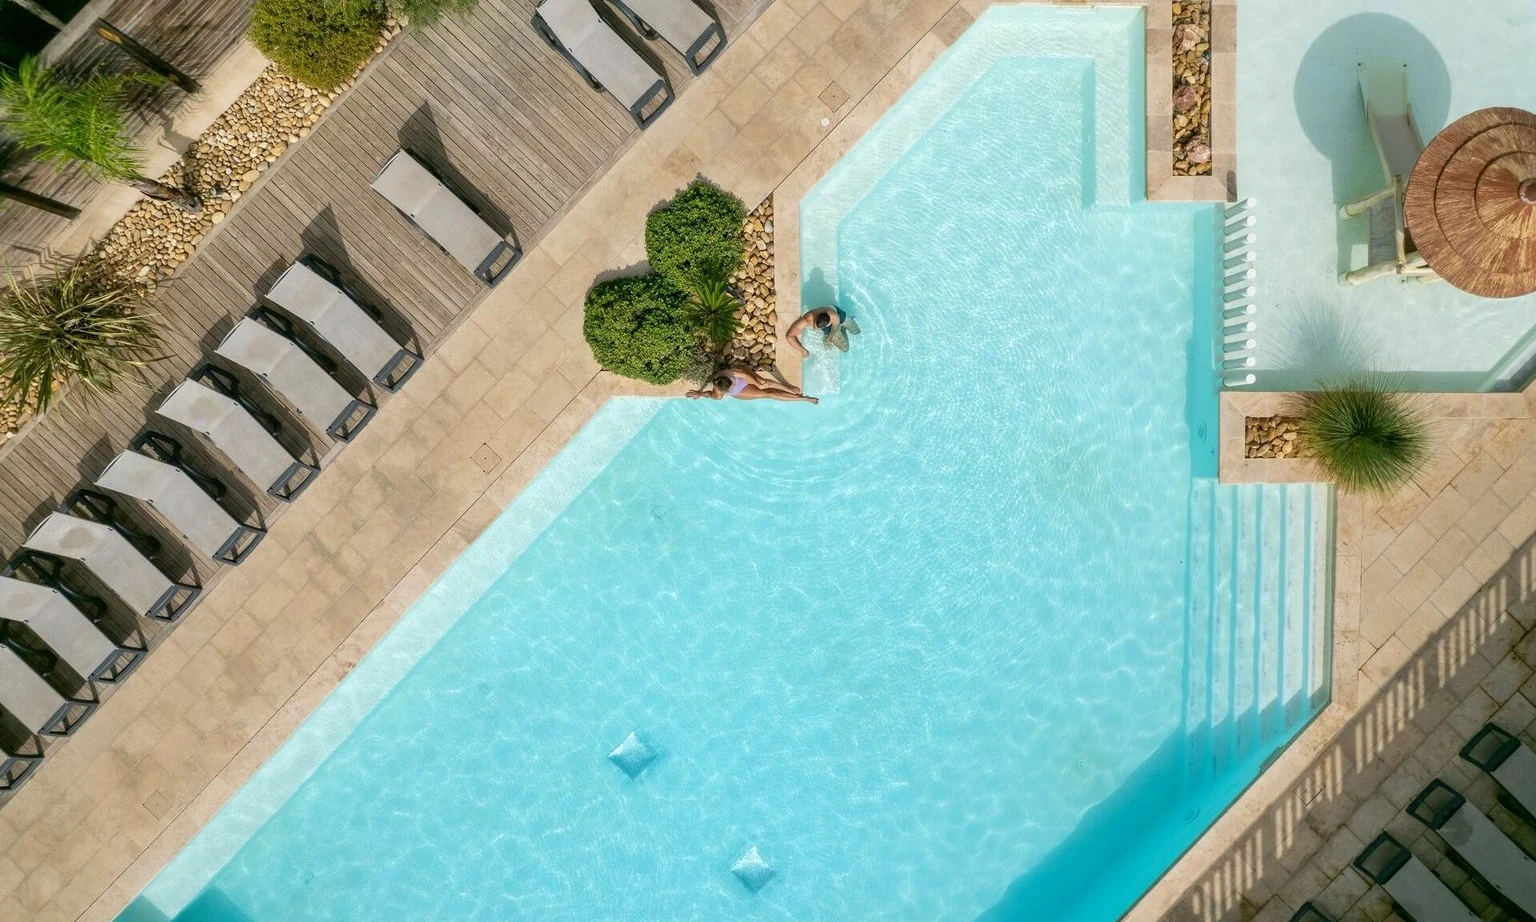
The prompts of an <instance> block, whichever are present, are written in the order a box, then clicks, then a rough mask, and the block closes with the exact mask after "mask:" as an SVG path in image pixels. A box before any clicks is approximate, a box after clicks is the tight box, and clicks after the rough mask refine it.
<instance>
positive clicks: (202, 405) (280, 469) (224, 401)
mask: <svg viewBox="0 0 1536 922" xmlns="http://www.w3.org/2000/svg"><path fill="white" fill-rule="evenodd" d="M155 412H156V413H158V414H160V415H161V416H163V417H165V418H166V419H169V420H172V421H174V422H178V423H181V424H182V425H183V426H186V427H187V428H188V429H191V430H192V431H193V432H196V433H197V434H199V435H201V436H202V437H203V438H205V439H207V440H208V441H209V443H210V444H212V445H213V447H215V448H217V449H218V450H219V451H220V452H222V453H223V454H224V456H225V457H226V458H228V459H229V460H230V461H231V462H232V463H233V464H234V465H235V467H237V468H239V469H240V471H241V473H243V474H245V476H247V477H249V478H250V479H251V481H252V482H254V483H255V484H256V485H257V486H258V487H260V488H261V489H262V490H264V491H266V493H267V495H268V496H271V497H273V498H275V499H281V500H285V501H291V500H292V499H294V497H296V496H298V495H299V494H300V493H302V492H304V488H305V487H307V486H309V484H310V483H311V482H312V481H313V480H314V479H315V475H316V474H318V473H320V469H319V468H318V467H315V466H314V465H312V464H305V463H304V462H302V461H299V460H296V459H295V458H294V457H293V456H292V455H290V454H289V453H288V450H287V449H286V448H284V447H283V446H282V445H281V444H279V443H278V441H277V439H274V438H273V437H272V436H271V434H270V433H271V429H272V428H273V427H271V426H268V427H263V426H262V424H261V423H259V422H257V417H255V416H253V415H251V413H250V412H249V411H248V410H247V409H246V407H245V406H244V405H242V404H241V403H239V402H237V401H236V400H235V398H233V397H230V396H228V395H227V394H222V393H220V392H219V391H216V390H214V389H213V388H212V387H209V386H208V385H207V384H205V383H203V382H202V381H194V380H192V379H188V380H186V381H183V382H181V383H180V384H178V385H176V389H175V390H173V391H171V393H170V396H168V397H166V398H165V402H163V403H161V404H160V406H159V407H158V408H156V410H155ZM258 412H259V411H258Z"/></svg>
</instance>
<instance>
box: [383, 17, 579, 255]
mask: <svg viewBox="0 0 1536 922" xmlns="http://www.w3.org/2000/svg"><path fill="white" fill-rule="evenodd" d="M583 2H585V0H583ZM373 191H375V192H377V193H379V194H380V195H382V196H384V199H385V200H386V201H387V202H389V203H390V204H391V205H393V206H395V210H396V211H398V212H400V214H402V215H404V216H405V219H406V220H407V221H409V222H411V226H413V227H415V228H416V229H417V230H419V231H421V233H422V236H424V237H426V238H427V239H428V240H430V241H432V242H433V243H435V244H437V246H438V248H439V249H441V250H442V251H443V252H444V253H447V254H448V255H449V256H452V257H453V258H454V259H456V260H458V261H459V263H460V265H462V266H464V268H466V269H468V270H469V271H470V272H473V273H474V274H475V278H477V279H479V280H480V281H482V282H484V283H486V284H487V285H495V284H496V283H497V282H499V281H501V280H502V279H503V278H504V277H505V276H506V274H507V273H508V272H509V271H511V269H512V267H513V266H515V265H517V262H518V260H519V259H521V258H522V256H523V251H522V248H521V247H519V246H518V245H517V244H516V243H513V242H509V241H508V240H506V239H505V238H504V237H502V236H501V234H499V233H497V232H496V230H495V228H493V227H491V226H490V225H489V224H487V223H485V219H484V218H482V217H481V216H480V214H479V213H478V212H477V211H475V209H474V208H471V207H470V206H469V204H468V203H467V202H465V201H464V200H463V199H462V198H459V196H458V195H456V194H454V192H453V190H451V189H449V188H448V186H447V185H446V184H445V183H444V182H443V181H442V180H441V179H439V178H438V177H437V174H435V173H433V172H432V170H430V169H428V167H427V165H426V164H424V163H422V162H421V161H420V160H418V159H417V158H416V156H415V155H414V154H412V153H411V152H410V151H408V150H398V151H395V155H394V156H393V157H390V158H389V160H387V161H386V162H385V163H384V166H383V168H382V169H380V170H379V175H377V176H375V177H374V178H373Z"/></svg>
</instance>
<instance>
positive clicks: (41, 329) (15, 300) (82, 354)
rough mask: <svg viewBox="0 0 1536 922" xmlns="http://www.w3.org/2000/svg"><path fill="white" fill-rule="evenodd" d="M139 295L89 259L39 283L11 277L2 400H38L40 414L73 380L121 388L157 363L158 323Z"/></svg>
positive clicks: (1, 301) (3, 305) (3, 297)
mask: <svg viewBox="0 0 1536 922" xmlns="http://www.w3.org/2000/svg"><path fill="white" fill-rule="evenodd" d="M138 301H139V295H138V293H137V291H136V290H135V289H134V288H133V287H132V286H131V285H130V284H129V283H127V282H126V281H123V280H121V279H118V278H117V277H115V276H111V275H107V274H105V273H103V272H102V271H101V270H100V268H99V267H98V266H96V265H94V264H92V263H89V262H86V261H78V262H75V263H72V264H70V265H68V266H65V267H63V268H61V269H59V270H58V271H56V272H53V273H50V274H46V275H40V276H37V277H34V278H25V279H24V278H18V277H17V276H15V275H14V274H12V275H9V276H7V278H6V285H5V288H4V289H3V290H0V400H3V401H6V402H12V401H14V402H15V403H16V404H18V405H23V404H25V403H26V402H27V401H28V400H29V399H30V400H34V401H35V402H36V404H37V408H38V410H39V411H43V410H46V409H48V404H49V403H50V402H51V401H52V400H53V398H54V396H55V395H56V394H57V392H58V388H59V385H60V384H62V383H63V382H64V381H66V380H69V379H74V380H76V381H79V382H80V383H81V384H84V385H86V386H87V387H89V388H93V389H96V390H101V391H111V390H115V389H116V386H117V381H118V379H119V378H120V377H121V376H122V375H123V374H125V373H126V372H128V371H129V370H131V369H135V368H142V367H144V366H145V365H147V364H148V363H150V362H152V361H155V360H156V358H155V357H154V356H153V355H152V353H153V352H154V351H155V349H156V347H157V346H158V345H159V344H160V334H159V332H158V331H156V329H155V324H154V318H153V317H152V316H151V315H149V314H143V313H138V312H137V311H135V310H134V307H135V306H136V304H137V303H138Z"/></svg>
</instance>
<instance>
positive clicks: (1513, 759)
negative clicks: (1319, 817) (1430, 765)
mask: <svg viewBox="0 0 1536 922" xmlns="http://www.w3.org/2000/svg"><path fill="white" fill-rule="evenodd" d="M1461 757H1462V758H1464V759H1466V760H1467V761H1468V762H1470V763H1472V764H1473V765H1475V766H1477V767H1478V768H1480V769H1482V770H1484V771H1486V772H1488V773H1489V774H1490V775H1491V776H1492V777H1493V778H1494V780H1496V781H1497V782H1498V783H1499V785H1500V787H1501V788H1502V789H1503V792H1504V793H1503V796H1502V797H1501V798H1500V800H1501V802H1502V803H1504V804H1505V805H1506V806H1508V807H1509V809H1510V810H1511V812H1513V813H1515V814H1516V815H1518V816H1521V817H1523V819H1524V821H1525V822H1528V823H1532V824H1536V753H1533V752H1532V751H1531V750H1530V748H1528V747H1527V746H1525V745H1524V744H1522V743H1521V742H1520V740H1519V739H1517V738H1516V737H1515V736H1514V735H1513V734H1511V733H1509V732H1508V731H1506V730H1504V729H1503V728H1501V727H1499V726H1498V725H1496V724H1488V725H1487V726H1485V727H1483V729H1482V730H1480V731H1479V732H1478V734H1477V735H1476V736H1474V737H1473V738H1472V740H1471V741H1470V742H1469V743H1467V745H1466V746H1465V747H1464V748H1463V749H1462V750H1461ZM1408 815H1409V816H1411V817H1413V818H1414V819H1416V820H1418V821H1419V822H1421V823H1423V824H1424V825H1425V826H1427V827H1428V828H1429V829H1431V830H1434V832H1435V833H1436V834H1437V835H1438V836H1439V837H1440V839H1441V841H1443V842H1444V843H1445V844H1446V846H1447V847H1448V848H1449V849H1450V857H1451V859H1452V860H1453V861H1455V862H1456V863H1457V864H1458V865H1459V866H1460V867H1462V868H1464V869H1465V870H1466V871H1467V873H1468V874H1469V875H1471V876H1472V877H1473V878H1474V879H1475V880H1477V881H1478V883H1479V884H1480V886H1481V889H1482V890H1483V891H1484V892H1485V893H1487V894H1488V895H1489V896H1490V897H1492V898H1493V899H1494V900H1495V901H1496V902H1497V903H1499V904H1500V905H1501V906H1503V907H1504V908H1505V909H1508V910H1510V911H1511V912H1513V913H1514V914H1515V915H1517V916H1519V917H1522V918H1527V919H1529V918H1536V861H1533V860H1532V859H1531V857H1530V856H1529V855H1527V854H1526V853H1525V852H1524V851H1522V850H1521V848H1520V846H1518V845H1516V844H1515V843H1514V842H1513V841H1511V840H1510V838H1509V837H1508V836H1507V835H1505V834H1504V833H1503V832H1502V831H1501V830H1500V829H1499V828H1498V827H1497V826H1496V825H1494V823H1493V821H1492V820H1490V819H1489V818H1488V817H1487V816H1486V815H1484V814H1483V812H1482V811H1481V810H1479V809H1478V808H1477V807H1475V806H1473V805H1472V804H1471V803H1469V802H1468V801H1467V799H1466V797H1464V796H1463V795H1462V794H1461V793H1460V792H1458V791H1457V790H1455V789H1454V788H1453V787H1451V786H1450V785H1449V784H1446V783H1445V782H1444V781H1442V780H1440V779H1438V778H1436V779H1435V780H1433V781H1431V782H1430V783H1429V785H1428V786H1426V787H1425V788H1424V790H1423V791H1421V792H1420V793H1419V795H1418V796H1417V797H1415V798H1414V799H1413V801H1412V802H1411V803H1410V804H1409V805H1408ZM1354 867H1355V869H1356V870H1358V871H1359V872H1360V873H1361V875H1363V876H1364V877H1365V878H1366V880H1368V881H1370V882H1371V883H1374V884H1376V885H1377V886H1379V887H1381V888H1382V890H1383V891H1385V892H1386V894H1387V896H1389V897H1391V899H1392V902H1393V904H1394V905H1395V906H1396V907H1397V908H1398V911H1399V912H1400V913H1401V914H1402V915H1403V916H1404V917H1405V918H1407V919H1410V920H1415V922H1479V915H1478V913H1476V912H1474V911H1473V910H1472V909H1471V908H1470V907H1469V906H1467V904H1466V903H1464V902H1463V901H1462V900H1461V898H1460V897H1458V896H1457V895H1456V893H1455V892H1454V891H1453V890H1452V889H1451V888H1450V887H1449V886H1447V885H1446V883H1445V882H1444V881H1443V880H1441V879H1440V877H1439V876H1438V875H1436V874H1435V872H1434V871H1432V870H1431V869H1430V868H1429V866H1428V865H1426V864H1425V863H1424V862H1423V861H1421V860H1420V859H1419V858H1418V857H1417V856H1415V855H1414V854H1413V852H1412V851H1411V850H1410V849H1409V848H1408V846H1406V845H1404V844H1403V843H1402V842H1400V841H1398V839H1397V838H1396V837H1394V836H1393V835H1392V834H1391V833H1388V832H1383V833H1382V834H1381V835H1379V836H1377V837H1376V839H1375V840H1374V841H1372V842H1371V844H1370V845H1368V846H1366V848H1365V850H1364V851H1362V852H1361V853H1360V855H1359V856H1358V857H1357V858H1356V859H1355V860H1354ZM1291 922H1332V920H1331V919H1330V918H1329V917H1328V915H1326V914H1325V913H1324V912H1323V910H1322V909H1320V908H1319V907H1317V906H1316V905H1314V904H1313V903H1310V902H1309V903H1305V904H1303V905H1302V907H1301V908H1300V909H1299V910H1298V911H1297V912H1296V914H1295V915H1294V916H1292V917H1291Z"/></svg>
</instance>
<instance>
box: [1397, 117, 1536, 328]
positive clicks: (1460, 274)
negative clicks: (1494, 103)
mask: <svg viewBox="0 0 1536 922" xmlns="http://www.w3.org/2000/svg"><path fill="white" fill-rule="evenodd" d="M1405 211H1406V214H1405V218H1406V220H1407V224H1408V232H1409V233H1410V234H1411V235H1412V236H1413V242H1414V244H1415V246H1417V248H1418V251H1419V254H1420V255H1421V256H1423V257H1424V261H1425V262H1427V263H1429V267H1430V268H1431V269H1433V270H1434V271H1435V273H1436V274H1438V275H1439V276H1440V277H1441V278H1443V279H1445V280H1446V281H1447V282H1450V283H1451V284H1452V285H1455V286H1456V287H1457V288H1460V289H1461V290H1463V291H1467V292H1470V293H1472V294H1475V295H1481V296H1482V297H1485V298H1513V297H1515V296H1517V295H1523V294H1529V293H1530V292H1533V291H1536V115H1533V114H1532V113H1530V112H1527V111H1525V110H1524V109H1509V108H1502V107H1500V108H1492V109H1479V110H1478V111H1476V112H1473V113H1471V114H1470V115H1464V116H1462V117H1461V118H1459V119H1457V120H1456V121H1454V122H1452V123H1451V124H1450V126H1449V127H1447V128H1446V129H1445V130H1444V131H1442V132H1440V133H1439V134H1438V135H1436V136H1435V139H1434V140H1433V141H1430V142H1429V146H1428V147H1426V148H1425V149H1424V153H1423V155H1422V156H1420V157H1419V161H1418V163H1417V164H1416V165H1415V166H1414V168H1413V175H1412V177H1411V178H1410V179H1409V180H1408V192H1407V194H1406V196H1405Z"/></svg>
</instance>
